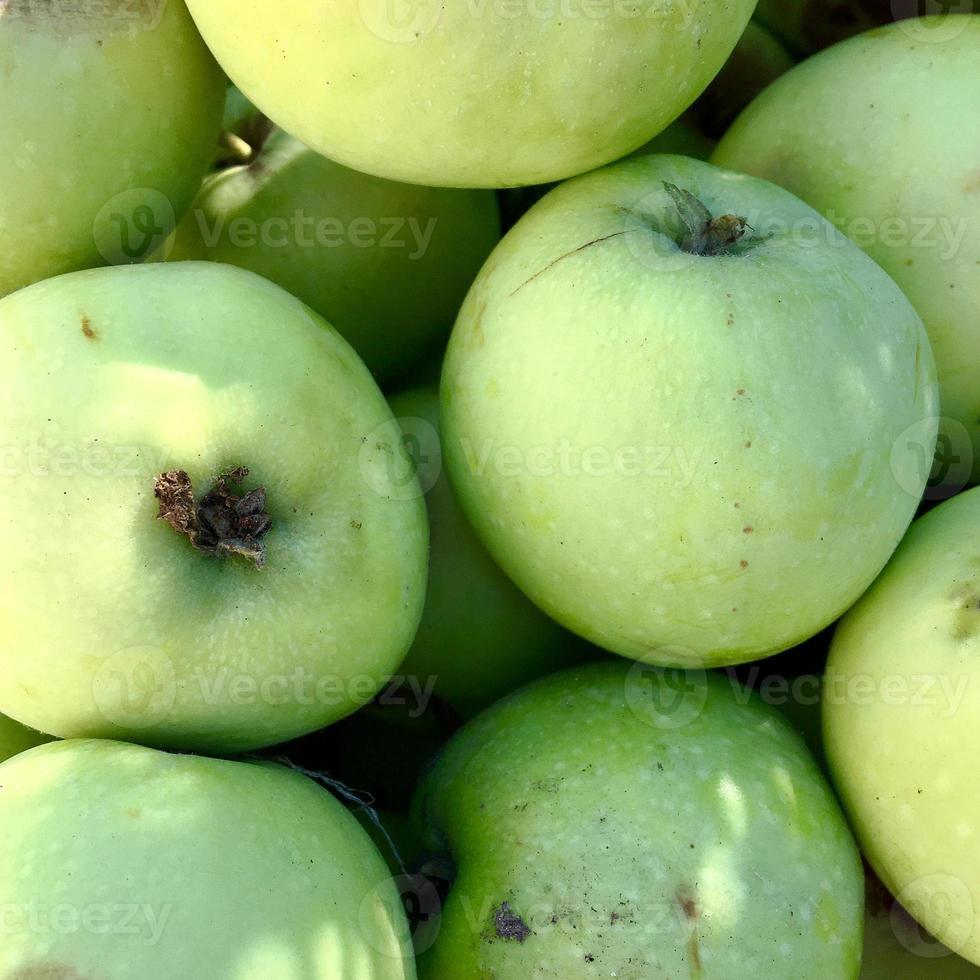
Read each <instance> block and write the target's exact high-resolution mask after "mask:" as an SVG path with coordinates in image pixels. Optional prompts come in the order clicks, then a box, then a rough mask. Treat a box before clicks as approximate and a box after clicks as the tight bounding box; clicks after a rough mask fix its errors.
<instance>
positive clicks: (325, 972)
mask: <svg viewBox="0 0 980 980" xmlns="http://www.w3.org/2000/svg"><path fill="white" fill-rule="evenodd" d="M0 774H2V784H3V792H2V793H0V823H2V825H3V835H2V838H0V975H2V976H4V977H9V978H11V980H13V978H24V980H27V978H29V977H38V978H41V977H43V978H51V980H54V978H64V980H69V978H71V980H75V978H78V980H81V978H86V980H88V978H95V977H98V978H99V980H133V978H136V977H139V978H141V980H173V978H175V977H207V978H208V980H338V978H340V977H343V978H345V980H346V978H351V980H353V978H355V977H365V978H367V977H370V978H371V980H413V978H414V977H415V967H414V964H413V962H412V958H411V946H410V944H409V937H408V928H407V923H406V920H405V916H404V912H403V911H402V909H401V906H400V901H399V896H398V893H397V891H396V890H395V886H394V884H393V883H392V881H391V875H390V872H389V870H388V868H387V867H386V866H385V863H384V860H383V859H382V857H381V855H380V854H379V853H378V851H377V849H376V848H375V847H374V845H373V844H372V843H371V840H370V839H369V837H368V836H367V834H366V833H365V832H364V831H363V830H362V829H361V828H360V827H359V826H358V824H357V821H356V820H355V819H354V817H353V816H351V814H350V813H348V812H347V811H346V810H345V809H344V807H343V806H342V805H341V804H340V803H338V802H337V801H336V800H335V799H334V798H333V797H332V796H331V795H330V794H329V793H327V792H326V791H325V790H323V789H321V788H320V787H318V786H317V785H316V784H315V783H314V782H312V781H311V780H309V779H306V778H305V777H303V776H301V775H299V774H297V773H295V772H290V771H289V770H288V769H286V768H284V767H282V766H275V765H269V764H255V763H245V762H228V761H219V760H216V759H205V758H200V757H195V756H177V755H168V754H167V753H164V752H157V751H155V750H154V749H147V748H142V747H139V746H134V745H127V744H123V743H121V742H107V741H98V740H78V741H68V742H55V743H52V744H50V745H45V746H42V747H41V748H38V749H33V750H31V751H30V752H27V753H24V754H23V755H20V756H18V757H17V758H16V759H12V760H10V761H9V762H6V763H5V764H4V765H3V767H2V769H0Z"/></svg>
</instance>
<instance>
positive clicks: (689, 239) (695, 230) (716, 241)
mask: <svg viewBox="0 0 980 980" xmlns="http://www.w3.org/2000/svg"><path fill="white" fill-rule="evenodd" d="M663 185H664V188H665V189H666V191H667V193H668V194H669V195H670V198H671V200H672V201H673V202H674V206H675V207H676V208H677V215H678V217H679V218H680V219H681V222H682V224H683V225H684V228H685V229H686V230H687V234H686V235H684V237H683V238H682V239H681V241H680V242H679V243H678V244H679V245H680V247H681V248H682V249H683V250H684V251H685V252H690V253H691V255H725V254H727V253H729V252H731V250H732V248H733V246H735V245H736V244H738V242H739V241H740V240H741V239H742V238H743V236H744V235H745V231H746V229H747V228H748V227H749V223H748V222H747V221H746V220H745V218H739V217H738V216H737V215H734V214H723V215H722V216H721V217H720V218H715V217H713V216H712V214H711V212H710V211H709V210H708V209H707V208H706V207H705V206H704V204H702V203H701V201H699V200H698V199H697V198H696V197H695V196H694V195H693V194H692V193H691V192H690V191H688V190H684V189H682V188H680V187H678V186H677V185H676V184H671V183H670V182H668V181H666V180H665V181H663Z"/></svg>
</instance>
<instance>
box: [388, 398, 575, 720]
mask: <svg viewBox="0 0 980 980" xmlns="http://www.w3.org/2000/svg"><path fill="white" fill-rule="evenodd" d="M390 404H391V409H392V412H393V413H394V415H395V417H396V418H397V419H398V420H399V422H400V423H401V425H402V427H403V429H404V430H405V433H406V438H407V439H409V440H413V442H412V443H411V444H412V445H413V446H415V447H417V449H416V453H417V455H419V456H421V458H420V459H418V461H417V465H418V467H419V471H420V474H421V475H422V477H423V479H422V486H423V488H424V489H426V490H427V493H426V496H425V502H426V505H427V508H428V514H429V528H430V534H431V549H430V553H429V588H428V592H427V594H426V599H425V609H424V611H423V613H422V621H421V623H420V624H419V629H418V632H417V633H416V635H415V640H414V642H413V643H412V646H411V648H410V649H409V652H408V655H407V656H406V658H405V661H404V662H403V663H402V666H401V668H400V673H402V674H406V675H411V676H413V677H416V678H419V679H422V680H425V679H431V680H432V682H433V683H434V686H433V687H432V692H431V693H433V694H434V695H435V696H436V697H437V698H439V699H441V700H442V701H443V702H445V703H446V704H448V705H449V706H450V707H451V708H452V710H453V711H454V712H455V714H456V715H457V716H458V717H460V718H462V719H464V720H465V719H468V718H471V717H472V716H473V715H475V714H476V713H477V712H478V711H481V710H482V709H483V708H486V707H488V706H489V705H491V704H493V702H494V701H497V700H499V699H500V698H502V697H503V696H504V695H505V694H509V693H510V692H511V691H513V690H514V689H515V688H518V687H521V686H522V685H523V684H526V683H527V682H528V681H532V680H535V679H537V678H538V677H543V676H544V675H545V674H550V673H552V672H553V671H555V670H558V669H559V668H561V667H568V666H571V664H572V662H573V661H574V660H575V659H581V657H582V650H583V647H584V646H585V644H583V643H582V642H581V641H580V640H578V639H577V638H576V637H574V636H572V635H571V634H569V633H567V632H566V631H565V630H564V629H562V628H561V627H560V626H559V625H558V624H557V623H556V622H555V621H554V620H552V619H549V618H548V617H547V616H545V614H544V613H542V612H541V611H540V610H539V609H538V608H537V607H536V606H535V605H534V604H533V603H532V602H531V601H530V600H529V599H528V598H527V597H526V596H525V595H524V594H523V593H522V592H521V591H520V589H518V588H517V586H515V585H514V584H513V583H512V582H511V581H510V579H508V578H507V576H506V575H504V573H503V572H502V571H501V570H500V568H499V566H498V565H497V564H496V562H494V560H493V559H492V558H491V557H490V556H489V555H488V554H487V552H486V550H485V549H484V547H483V545H481V544H480V541H479V539H478V538H477V536H476V535H475V534H474V532H473V529H472V528H471V527H470V525H469V522H468V521H467V520H466V517H465V516H464V515H463V512H462V511H461V510H460V509H459V505H458V504H457V503H456V499H455V497H454V495H453V490H452V488H451V487H450V485H449V481H448V479H447V478H446V475H445V473H444V472H442V467H441V465H440V464H441V453H440V450H439V445H440V443H439V434H438V433H439V393H438V390H437V389H436V388H435V387H434V386H432V387H424V388H416V389H413V390H410V391H406V392H403V393H402V394H400V395H397V396H396V397H394V398H392V399H391V401H390Z"/></svg>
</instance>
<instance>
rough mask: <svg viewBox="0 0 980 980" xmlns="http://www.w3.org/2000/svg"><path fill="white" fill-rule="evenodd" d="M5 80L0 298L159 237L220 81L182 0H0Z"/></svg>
mask: <svg viewBox="0 0 980 980" xmlns="http://www.w3.org/2000/svg"><path fill="white" fill-rule="evenodd" d="M0 78H2V79H3V83H2V85H0V146H3V148H4V152H3V154H2V155H0V296H3V295H5V294H7V293H10V292H13V291H14V290H16V289H19V288H20V287H22V286H26V285H28V284H29V283H32V282H36V281H38V280H39V279H45V278H48V277H50V276H55V275H58V274H60V273H63V272H70V271H72V270H75V269H82V268H87V267H90V266H95V265H102V264H105V263H107V262H108V263H119V262H133V261H136V260H138V259H140V258H142V257H143V256H145V255H147V254H148V253H149V252H150V251H151V250H152V249H153V248H155V247H156V246H157V245H159V244H160V242H161V241H162V240H163V238H165V237H166V235H167V234H169V233H170V231H172V229H173V227H174V224H175V221H176V218H177V217H179V215H180V214H181V212H183V210H184V209H185V208H186V207H187V206H188V205H189V204H190V203H191V201H192V199H193V197H194V194H195V193H196V191H197V188H198V185H199V183H200V180H201V177H202V176H203V175H204V173H205V171H206V170H207V167H208V164H209V163H210V160H211V156H212V153H213V147H214V143H215V139H216V138H217V135H218V128H219V125H220V122H221V105H222V99H223V98H224V93H225V83H224V79H223V77H222V74H221V72H220V70H219V69H218V67H217V65H216V64H215V63H214V60H213V59H212V57H211V55H210V54H209V53H208V50H207V48H206V47H205V46H204V44H203V42H202V41H201V38H200V36H199V35H198V33H197V31H196V29H195V28H194V23H193V21H192V20H191V18H190V16H189V14H188V13H187V9H186V7H185V6H184V0H167V2H150V0H139V2H135V3H134V2H119V0H113V2H111V3H101V4H100V3H95V4H93V3H83V4H77V3H64V2H60V3H47V2H45V3H38V2H36V0H5V2H4V3H0Z"/></svg>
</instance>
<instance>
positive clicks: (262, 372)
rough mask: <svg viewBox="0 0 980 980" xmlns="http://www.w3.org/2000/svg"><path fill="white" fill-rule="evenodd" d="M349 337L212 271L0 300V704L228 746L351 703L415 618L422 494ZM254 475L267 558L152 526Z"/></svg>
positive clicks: (182, 742) (178, 266)
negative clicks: (173, 486)
mask: <svg viewBox="0 0 980 980" xmlns="http://www.w3.org/2000/svg"><path fill="white" fill-rule="evenodd" d="M399 436H400V432H399V430H398V426H397V423H396V422H395V421H394V419H393V418H392V416H391V412H390V410H389V408H388V405H387V403H386V402H385V400H384V398H383V396H382V395H381V393H380V391H379V390H378V388H377V386H376V385H375V383H374V381H373V380H372V378H371V376H370V374H369V373H368V371H367V369H366V368H365V367H364V365H363V364H362V363H361V361H360V360H359V359H358V358H357V356H356V354H355V353H354V352H353V350H351V348H350V346H349V345H348V344H347V343H346V342H345V341H344V340H343V339H342V338H341V337H340V336H339V335H338V334H337V333H336V331H334V330H333V329H332V328H330V327H329V326H328V325H327V324H326V323H325V322H324V321H323V320H322V319H320V318H319V317H318V316H317V315H316V314H315V313H313V312H312V311H311V310H309V309H308V308H307V307H305V306H304V305H303V304H302V303H300V302H299V301H298V300H296V299H294V298H293V297H291V296H290V295H289V294H287V293H285V292H284V291H283V290H281V289H280V288H279V287H278V286H274V285H273V284H272V283H269V282H267V281H265V280H264V279H261V278H260V277H258V276H255V275H253V274H252V273H250V272H245V271H242V270H240V269H235V268H232V267H231V266H223V265H217V264H214V263H210V262H183V263H175V264H173V265H170V264H151V265H145V266H125V267H118V268H112V269H98V270H90V271H86V272H77V273H71V274H69V275H66V276H63V277H59V278H57V279H53V280H47V281H46V282H43V283H38V284H36V285H34V286H31V287H29V288H28V289H25V290H21V291H20V292H18V293H15V294H14V295H12V296H9V297H7V298H6V299H5V300H3V301H2V302H0V445H3V446H4V455H3V457H2V460H0V462H2V464H3V466H2V469H0V495H2V497H3V505H4V517H5V519H4V521H2V522H0V550H2V553H3V555H4V565H3V576H2V580H0V623H2V632H0V710H2V711H4V712H5V713H6V714H9V715H10V716H12V717H14V718H15V719H17V720H18V721H20V722H22V723H25V724H28V725H30V726H32V727H34V728H38V729H40V730H42V731H45V732H50V733H51V734H55V735H59V736H62V737H80V736H85V737H104V738H117V739H120V740H124V741H136V742H142V743H145V744H152V745H156V746H160V747H172V748H182V749H194V750H207V751H211V752H227V751H244V750H247V749H252V748H256V747H259V746H263V745H269V744H272V743H275V742H282V741H285V740H286V739H289V738H293V737H296V736H298V735H300V734H303V733H306V732H309V731H313V730H315V729H318V728H320V727H322V726H323V725H325V724H328V723H329V722H331V721H334V720H336V719H337V718H340V717H343V716H344V715H347V714H349V713H350V712H351V711H353V710H355V709H356V708H357V707H358V706H359V705H360V704H362V703H364V702H366V701H368V700H370V699H371V697H372V696H373V695H374V694H375V693H376V692H377V691H378V690H379V689H380V687H381V686H382V685H383V684H384V683H385V682H386V681H387V677H388V675H389V674H390V673H391V672H392V671H394V670H395V669H396V668H397V666H398V664H399V662H400V661H401V659H402V657H403V656H404V654H405V652H406V650H407V649H408V646H409V644H410V643H411V641H412V638H413V637H414V635H415V629H416V627H417V625H418V620H419V617H420V615H421V611H422V603H423V599H424V592H425V577H426V565H427V554H426V553H427V537H428V534H427V526H426V518H425V509H424V505H423V504H422V501H421V494H420V492H419V491H418V488H417V487H416V486H414V485H413V484H412V483H411V481H406V480H404V479H401V480H400V481H399V484H398V485H397V486H396V485H395V484H394V483H392V482H391V479H390V459H391V456H392V455H393V453H394V452H395V451H396V447H397V445H398V439H399ZM237 466H247V467H249V468H250V470H251V473H250V476H249V477H248V480H247V481H246V483H245V484H244V489H248V490H251V489H253V488H256V487H258V486H260V485H261V486H264V487H265V488H266V489H267V493H268V505H267V511H268V513H269V514H270V515H271V518H272V522H273V526H272V530H271V531H270V532H269V534H268V536H267V538H266V542H267V546H268V561H267V564H266V565H265V567H263V568H256V567H255V566H254V565H253V563H252V562H250V561H249V560H248V559H247V558H245V557H242V556H239V555H228V556H224V557H219V556H216V555H213V554H206V553H204V552H201V551H198V550H196V549H195V548H194V547H192V545H191V544H190V542H189V541H188V540H187V539H186V538H185V537H184V536H182V535H181V534H179V533H177V532H176V531H174V530H173V528H172V527H170V526H169V525H168V524H167V523H166V522H165V521H163V520H159V519H157V514H158V509H159V508H158V502H157V501H156V500H155V499H154V486H155V483H156V479H157V477H158V476H159V475H160V474H161V473H162V472H170V471H172V470H175V469H184V470H186V471H187V473H188V474H189V475H190V477H191V479H192V481H193V485H194V488H195V491H196V494H195V496H196V499H198V500H199V499H200V497H201V496H203V494H204V493H205V492H206V490H207V489H209V488H210V487H211V486H212V485H213V484H214V482H215V479H216V478H217V477H218V476H220V475H221V474H222V473H226V472H228V471H229V470H230V469H233V468H235V467H237Z"/></svg>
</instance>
